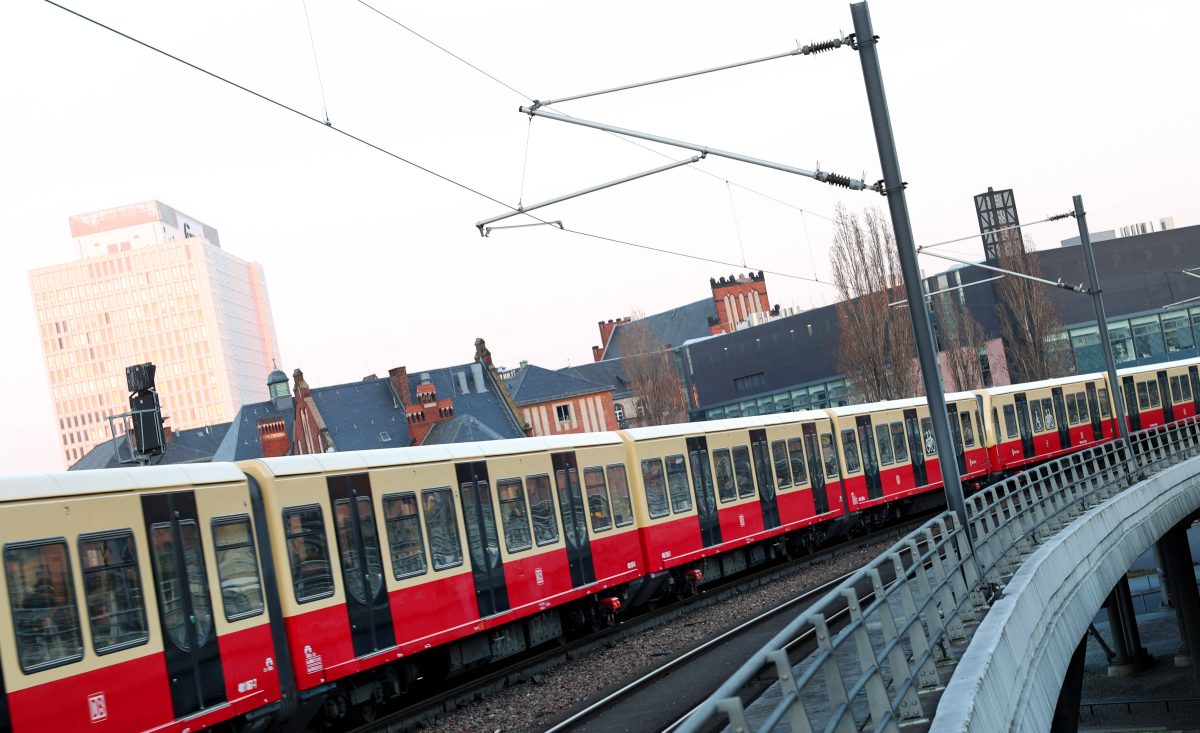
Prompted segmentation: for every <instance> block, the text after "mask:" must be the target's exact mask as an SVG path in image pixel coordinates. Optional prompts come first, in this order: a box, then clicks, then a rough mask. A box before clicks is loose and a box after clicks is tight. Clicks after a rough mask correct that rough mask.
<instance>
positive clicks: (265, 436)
mask: <svg viewBox="0 0 1200 733" xmlns="http://www.w3.org/2000/svg"><path fill="white" fill-rule="evenodd" d="M258 442H259V445H260V446H261V447H262V456H263V458H273V457H275V456H286V455H287V454H288V448H289V447H290V446H291V442H292V441H291V439H289V438H288V434H287V424H286V423H284V421H283V418H282V417H280V416H278V415H270V416H268V417H260V418H259V419H258Z"/></svg>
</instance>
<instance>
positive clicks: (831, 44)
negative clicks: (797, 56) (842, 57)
mask: <svg viewBox="0 0 1200 733" xmlns="http://www.w3.org/2000/svg"><path fill="white" fill-rule="evenodd" d="M842 43H843V41H842V39H840V38H835V39H833V40H832V41H821V42H820V43H813V44H809V45H807V46H805V47H804V48H803V52H804V55H805V56H808V55H809V54H814V53H821V52H822V51H832V50H833V49H835V48H841V47H842Z"/></svg>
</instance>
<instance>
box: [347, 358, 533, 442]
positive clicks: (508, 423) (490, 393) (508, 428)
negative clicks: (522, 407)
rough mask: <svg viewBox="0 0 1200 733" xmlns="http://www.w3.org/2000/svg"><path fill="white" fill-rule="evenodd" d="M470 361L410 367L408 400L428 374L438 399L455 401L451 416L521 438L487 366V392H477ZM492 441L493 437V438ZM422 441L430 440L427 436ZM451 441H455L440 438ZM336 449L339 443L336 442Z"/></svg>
mask: <svg viewBox="0 0 1200 733" xmlns="http://www.w3.org/2000/svg"><path fill="white" fill-rule="evenodd" d="M471 367H472V363H471V362H468V363H466V364H459V365H457V366H450V367H444V368H442V369H428V370H425V371H416V370H409V372H408V382H409V387H410V388H411V389H412V391H413V393H412V395H410V397H411V399H412V400H413V401H414V402H415V401H416V389H417V385H419V384H420V383H421V375H422V374H428V375H429V381H430V382H431V383H432V384H433V386H434V387H436V388H437V393H438V398H439V399H445V398H447V397H449V398H450V399H451V400H453V401H454V415H455V417H456V418H458V417H466V416H468V415H469V416H471V417H474V418H475V420H476V421H477V422H478V423H479V424H480V425H483V426H484V427H486V428H488V429H489V430H491V431H492V432H494V433H495V434H496V435H497V436H499V438H524V437H525V432H524V431H523V430H521V426H520V425H519V424H517V420H516V418H515V417H513V414H512V411H510V410H509V409H508V405H507V404H506V403H505V402H504V398H503V397H502V396H501V395H500V393H499V392H498V391H497V390H496V385H495V384H494V383H493V381H492V379H491V378H490V377H489V376H488V372H487V370H486V369H483V370H482V371H483V374H484V387H485V389H486V391H484V392H480V391H479V389H478V386H477V385H476V384H475V377H474V374H473V371H472V368H471ZM458 373H462V374H464V375H465V377H466V382H467V389H466V391H465V392H464V391H463V389H462V384H461V382H460V381H459V379H458V377H456V376H455V375H456V374H458ZM492 439H493V440H495V438H492ZM425 442H427V443H428V442H429V438H428V437H427V438H426V440H425ZM443 442H454V441H443ZM338 448H339V450H340V449H341V444H338Z"/></svg>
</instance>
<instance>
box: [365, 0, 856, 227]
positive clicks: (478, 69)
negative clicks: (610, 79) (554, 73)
mask: <svg viewBox="0 0 1200 733" xmlns="http://www.w3.org/2000/svg"><path fill="white" fill-rule="evenodd" d="M356 2H358V3H359V4H360V5H362V6H363V7H365V8H369V9H370V10H371V11H373V12H375V13H376V14H377V15H379V16H380V17H382V18H385V19H386V20H388V21H390V22H392V23H393V24H395V25H396V26H398V27H400V28H403V29H404V30H406V31H408V32H409V33H411V34H412V35H414V36H416V37H417V38H419V39H421V40H422V41H424V42H425V43H428V44H429V45H430V46H433V47H434V48H436V49H437V50H439V51H441V52H442V53H445V54H446V55H448V56H450V57H451V58H453V59H455V60H457V61H459V62H460V63H462V64H465V65H466V66H468V67H470V68H471V69H474V70H475V71H476V72H478V73H480V74H482V75H483V76H485V77H487V78H488V79H491V80H492V81H494V82H496V83H497V84H499V85H500V86H502V87H504V88H505V89H508V90H509V91H511V92H513V93H514V94H516V95H517V96H519V97H523V98H525V99H528V100H529V101H530V102H535V101H536V100H535V99H534V98H533V96H531V95H529V94H526V93H525V92H522V91H521V90H519V89H517V88H516V87H514V86H512V85H511V84H509V83H508V82H506V81H504V80H502V79H500V78H498V77H497V76H495V75H493V74H490V73H488V72H487V71H485V70H484V69H482V68H481V67H479V66H477V65H476V64H473V63H471V62H470V61H467V60H466V59H465V58H463V57H462V56H459V55H458V54H456V53H454V52H453V51H451V50H450V49H448V48H446V47H445V46H443V45H441V44H440V43H438V42H436V41H434V40H433V39H431V38H429V37H428V36H426V35H423V34H422V33H420V32H418V31H417V30H415V29H414V28H412V27H410V26H408V25H405V24H404V23H402V22H400V21H399V20H397V19H396V18H394V17H392V16H390V15H388V14H387V13H385V12H383V11H382V10H380V9H379V8H377V7H375V6H374V5H372V4H370V3H368V2H366V0H356ZM810 45H812V44H810ZM816 45H820V44H816ZM822 50H824V49H822ZM787 55H794V52H789V53H788V54H787ZM552 103H553V102H552V101H551V102H542V103H541V106H543V107H546V106H549V105H550V104H552ZM560 114H564V115H566V113H565V112H560ZM566 116H567V117H570V115H566ZM605 133H606V134H607V135H609V136H610V137H612V138H613V139H614V140H620V141H621V142H623V143H625V144H626V145H632V146H634V147H636V148H641V149H642V150H645V151H647V152H650V153H653V154H655V155H657V156H660V157H663V158H667V159H672V156H671V155H669V154H668V153H664V152H663V151H661V150H655V149H654V148H652V147H650V146H649V145H646V144H644V143H641V142H639V141H637V140H633V139H630V138H628V137H623V136H621V135H618V134H616V133H615V132H608V131H607V130H606V131H605ZM691 170H692V171H694V172H696V173H698V174H701V175H705V176H708V177H710V178H714V179H716V180H718V181H725V182H726V183H728V184H729V185H732V186H736V187H738V188H740V189H742V190H743V191H748V192H750V193H752V194H755V195H757V196H761V197H762V198H765V199H767V200H769V201H774V202H775V203H777V204H781V205H783V206H787V207H790V208H793V209H796V210H797V211H805V212H808V213H810V214H812V215H813V216H816V217H817V218H819V219H824V220H825V221H829V222H832V221H833V219H832V218H831V217H828V216H825V215H823V214H818V213H816V212H815V211H812V210H811V209H806V208H804V207H802V206H797V205H796V204H793V203H790V202H788V201H784V200H782V199H779V198H776V197H775V196H771V195H770V194H766V193H763V192H762V191H759V190H757V189H754V188H750V187H749V186H746V185H743V184H741V183H737V182H736V181H729V180H727V179H725V178H724V177H723V176H720V175H718V174H716V173H713V172H712V171H707V170H704V169H703V168H691Z"/></svg>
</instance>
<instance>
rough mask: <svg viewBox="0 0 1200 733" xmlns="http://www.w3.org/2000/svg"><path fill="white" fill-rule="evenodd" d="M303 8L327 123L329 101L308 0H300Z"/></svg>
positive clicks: (322, 111)
mask: <svg viewBox="0 0 1200 733" xmlns="http://www.w3.org/2000/svg"><path fill="white" fill-rule="evenodd" d="M300 6H301V7H302V8H304V23H305V25H307V26H308V44H309V45H310V46H311V47H312V54H313V66H315V67H316V69H317V85H318V86H319V87H320V88H321V113H322V114H324V115H325V124H326V125H328V124H329V102H327V101H326V100H325V81H324V80H323V79H322V78H321V62H320V61H318V60H317V42H316V40H315V39H314V38H313V30H312V20H310V19H309V17H308V0H300Z"/></svg>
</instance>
